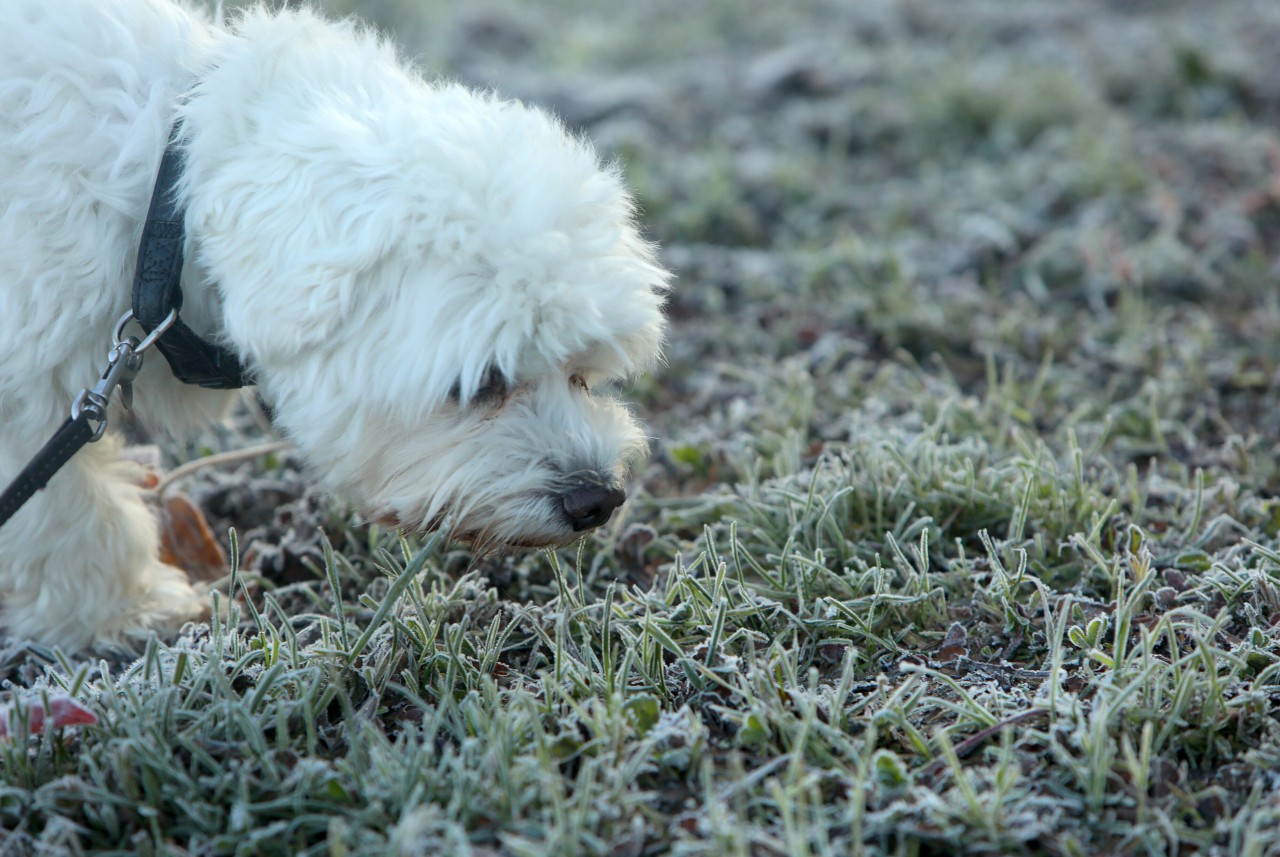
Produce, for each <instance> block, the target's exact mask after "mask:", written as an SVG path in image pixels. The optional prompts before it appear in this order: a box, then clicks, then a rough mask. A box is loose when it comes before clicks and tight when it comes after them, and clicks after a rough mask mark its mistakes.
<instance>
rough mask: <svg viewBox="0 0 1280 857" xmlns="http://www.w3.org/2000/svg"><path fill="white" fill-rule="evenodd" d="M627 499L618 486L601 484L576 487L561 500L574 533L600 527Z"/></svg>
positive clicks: (625, 493) (566, 492)
mask: <svg viewBox="0 0 1280 857" xmlns="http://www.w3.org/2000/svg"><path fill="white" fill-rule="evenodd" d="M626 499H627V492H625V491H623V490H622V489H621V488H620V487H618V486H617V485H601V484H599V483H584V484H580V485H575V486H574V487H572V488H570V489H569V490H568V491H565V492H564V494H563V495H562V496H561V498H560V500H561V502H562V503H563V504H564V513H565V517H567V518H568V519H569V526H571V527H573V530H574V532H581V531H582V530H589V529H591V528H593V527H598V526H600V525H601V524H603V523H604V522H605V521H607V520H609V516H610V515H612V514H613V510H614V509H616V508H618V507H619V506H621V505H622V501H623V500H626Z"/></svg>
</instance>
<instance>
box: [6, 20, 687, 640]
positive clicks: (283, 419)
mask: <svg viewBox="0 0 1280 857" xmlns="http://www.w3.org/2000/svg"><path fill="white" fill-rule="evenodd" d="M0 17H2V19H3V20H2V21H0V487H3V485H4V484H6V483H8V481H9V480H10V479H11V478H13V476H14V475H15V474H17V473H18V472H19V470H21V468H22V467H23V466H24V464H25V463H26V462H27V460H28V459H29V458H30V457H31V456H32V455H33V453H35V452H36V450H37V449H38V448H39V447H40V446H41V444H42V443H43V442H44V441H45V439H46V438H47V437H48V436H49V435H50V434H51V433H52V432H53V431H54V429H55V428H56V427H57V426H58V425H59V423H60V422H61V421H62V420H63V419H64V418H65V416H66V413H67V409H68V406H69V403H70V402H71V400H72V399H73V398H74V396H75V394H76V393H77V392H78V391H80V390H81V389H82V388H85V387H89V386H92V384H93V382H94V381H95V380H96V378H97V376H98V375H99V374H100V373H101V372H102V370H103V368H104V362H105V354H106V351H107V349H108V348H109V346H110V342H111V331H112V329H113V326H114V325H115V322H116V320H117V319H118V318H120V317H121V316H122V314H124V313H125V312H126V310H128V309H129V307H130V291H131V283H132V280H133V275H134V267H135V263H136V261H137V256H138V243H139V236H140V233H141V230H142V224H143V220H144V218H145V216H146V213H147V208H148V202H149V200H150V198H151V193H152V187H153V183H154V182H155V178H156V170H157V167H158V164H159V162H160V159H161V154H162V152H163V151H164V149H165V146H166V142H167V140H168V138H169V135H170V130H171V128H173V127H175V122H177V123H179V124H178V126H177V127H180V129H181V130H180V132H179V133H180V140H181V149H182V151H183V152H184V153H185V167H184V169H183V173H182V177H181V181H180V184H179V185H178V198H179V199H180V201H181V203H182V204H183V205H185V211H186V233H185V234H186V265H185V268H184V270H183V276H182V287H183V292H184V294H185V304H184V305H183V308H182V312H181V318H182V320H183V321H185V322H186V323H187V324H188V325H190V326H191V327H192V328H194V329H195V330H197V331H199V332H201V333H203V334H205V335H207V336H208V337H209V338H210V339H212V340H215V341H217V342H219V343H221V344H223V345H224V346H226V347H227V348H228V349H230V350H231V351H233V352H234V353H235V354H236V355H237V356H238V357H239V358H240V359H241V360H242V361H243V362H244V363H245V365H246V366H247V367H248V369H249V371H250V372H251V373H252V375H253V377H254V378H255V379H256V383H257V384H258V386H259V389H260V391H261V393H262V395H263V397H264V399H265V400H266V401H267V402H268V403H269V404H270V405H271V407H272V409H273V412H274V419H275V421H276V423H277V425H278V427H279V429H280V430H281V431H282V432H283V433H284V434H285V435H287V436H288V437H290V438H292V439H293V440H294V441H295V442H296V444H297V446H298V448H299V450H300V451H301V454H302V456H303V458H304V459H305V460H306V462H307V463H308V466H309V468H310V469H311V470H312V471H313V472H314V474H315V476H316V478H317V479H318V480H319V482H320V483H321V484H322V485H323V486H324V487H325V488H327V489H328V490H331V491H333V492H335V493H336V494H338V495H339V496H342V497H344V498H345V499H347V500H349V501H350V502H351V503H352V504H353V506H354V507H355V508H356V509H357V510H359V511H360V512H361V513H362V514H363V515H364V516H366V517H367V518H368V519H371V520H380V521H383V522H388V523H390V524H392V525H395V526H402V527H406V528H414V529H431V528H435V527H442V526H443V527H448V528H450V529H451V531H452V532H453V533H455V534H456V535H457V536H459V537H462V538H466V539H471V540H475V541H477V542H480V543H482V544H484V545H515V546H544V545H554V544H562V543H566V542H568V541H571V540H572V539H574V538H575V537H576V536H577V535H578V534H580V533H581V532H582V531H584V530H588V529H590V528H592V527H595V526H598V525H600V524H601V523H603V522H604V521H606V520H607V519H608V518H609V516H610V514H611V513H612V512H613V511H614V510H615V508H616V507H617V506H618V505H619V504H620V503H621V502H622V500H623V497H624V495H623V493H622V488H621V484H622V479H623V478H624V476H625V473H626V471H627V468H628V466H629V465H630V464H631V463H632V462H633V461H634V459H635V458H636V456H637V455H639V454H640V453H641V451H642V450H643V448H644V447H645V441H644V439H643V437H642V435H641V434H640V431H639V428H638V426H637V425H636V423H635V422H634V420H633V419H632V418H631V416H630V415H629V413H628V412H627V410H626V409H625V408H624V407H623V406H622V405H620V404H619V403H618V402H616V401H615V400H614V399H613V398H612V397H610V396H608V395H605V394H603V393H601V392H599V391H598V390H596V389H593V388H594V387H595V385H596V384H597V383H600V382H605V381H608V380H610V379H617V378H622V377H626V376H629V375H632V374H633V373H635V372H638V371H640V370H642V369H644V368H646V367H647V366H649V365H651V364H653V363H654V362H655V361H656V360H657V358H658V355H659V349H660V345H661V340H662V337H663V329H664V321H663V316H662V304H663V300H664V290H665V287H666V281H667V275H666V274H665V273H664V272H663V271H662V270H661V269H660V268H659V267H658V265H657V264H656V262H655V259H654V253H653V250H652V248H651V247H650V246H649V245H648V244H646V243H645V242H644V241H643V240H642V239H641V238H640V237H639V236H638V235H637V232H636V229H635V228H634V225H633V222H632V203H631V200H630V198H629V197H628V195H627V193H626V191H625V190H624V188H623V186H622V184H621V180H620V177H619V175H618V172H617V171H616V170H615V169H612V168H609V167H602V166H601V164H600V162H599V161H598V159H597V157H596V155H595V154H594V153H593V151H592V149H591V148H590V147H589V146H588V145H587V144H585V143H583V142H582V141H581V140H578V139H575V138H574V137H573V136H571V135H569V134H568V133H566V132H565V130H564V129H563V128H562V127H561V126H560V125H559V124H557V122H556V121H554V120H553V119H551V118H549V117H548V116H546V115H545V114H543V113H541V112H539V111H537V110H533V109H530V108H527V107H523V106H521V105H519V104H515V103H512V102H509V101H503V100H500V99H499V98H497V97H494V96H492V95H487V94H479V93H476V92H472V91H468V90H466V89H464V88H462V87H459V86H456V85H449V84H441V85H434V84H429V83H427V82H424V81H423V80H422V79H421V78H420V77H419V76H418V75H416V74H415V73H414V72H413V71H412V70H410V69H408V68H406V67H405V66H404V65H403V64H402V63H400V62H399V61H398V60H397V57H396V55H395V52H394V51H393V50H392V49H391V48H390V47H388V46H387V45H386V44H384V43H382V42H381V41H379V40H378V39H377V38H376V37H375V36H372V35H370V34H368V33H366V32H363V31H362V30H360V29H359V28H358V27H355V26H353V25H350V24H335V23H330V22H326V21H324V20H322V19H321V18H319V17H318V16H316V15H315V14H312V13H309V12H305V11H302V12H298V11H286V12H279V13H274V12H266V11H260V10H259V11H250V12H247V13H245V14H244V15H243V16H241V17H240V18H239V19H237V20H235V21H234V22H232V23H231V24H230V25H229V26H227V27H223V26H220V25H215V24H212V23H210V22H209V21H207V20H206V19H205V18H204V16H202V15H200V14H198V13H195V12H192V11H190V10H187V9H184V8H181V7H178V6H175V5H172V4H171V3H169V2H163V0H57V2H50V1H49V0H9V2H8V3H7V4H6V5H5V9H4V14H3V16H0ZM139 335H141V334H140V333H139ZM134 386H135V388H136V399H135V409H136V410H137V411H138V412H139V413H140V415H141V417H142V419H144V420H145V421H148V422H149V423H150V424H152V425H160V426H163V427H165V428H167V429H170V430H176V431H181V430H183V429H189V428H190V427H192V426H194V425H197V424H199V423H200V422H201V421H205V420H209V419H215V418H217V417H218V416H220V415H221V414H222V413H223V412H224V411H225V409H226V407H227V405H228V402H229V397H230V396H231V395H233V394H230V393H228V392H219V391H210V390H205V389H201V388H200V387H195V386H189V385H184V384H182V383H180V382H179V381H178V380H177V379H175V378H174V377H173V375H172V374H171V372H170V369H169V367H168V366H167V365H166V362H165V360H164V359H163V356H162V355H161V354H159V353H157V352H156V351H154V350H152V351H150V352H148V354H147V355H146V363H145V366H144V368H143V370H142V373H141V375H140V376H139V377H138V379H137V381H136V383H135V385H134ZM113 407H118V405H114V406H113ZM117 415H118V414H117ZM119 448H120V442H119V440H118V439H114V438H112V437H111V435H110V434H108V436H107V438H106V439H105V440H104V441H103V442H101V443H97V444H93V445H90V446H87V447H85V448H84V449H82V450H81V451H80V452H79V453H78V454H76V455H75V456H74V457H73V458H72V460H71V461H70V463H69V464H67V465H66V466H65V467H64V468H63V469H62V470H61V471H60V472H58V473H57V475H55V476H54V477H53V479H52V481H51V482H50V483H49V485H48V487H47V488H46V489H45V490H44V491H42V492H40V493H38V494H36V496H35V497H34V498H32V499H31V500H30V501H29V502H27V504H26V505H25V506H24V507H23V508H22V509H21V511H19V512H18V513H17V515H16V516H15V517H14V518H13V519H12V520H11V521H10V522H9V523H8V524H7V525H5V526H4V527H0V598H2V599H3V608H2V609H3V613H2V615H0V621H2V622H3V625H4V628H5V630H6V631H7V633H9V634H12V635H16V636H20V637H26V638H32V639H35V640H38V641H42V642H44V643H50V644H58V645H61V646H64V647H66V648H69V649H78V648H83V647H86V646H90V645H93V644H102V643H117V642H128V641H129V640H130V639H133V638H137V637H138V636H140V635H144V634H145V633H146V632H147V631H148V630H149V629H152V628H163V627H170V626H173V625H176V624H178V623H180V622H182V621H183V620H185V619H187V618H189V617H191V616H193V615H195V614H197V613H199V612H200V611H201V610H202V608H204V607H205V606H206V605H205V601H206V599H204V598H202V597H201V596H200V595H199V594H198V593H197V592H196V591H195V590H194V589H193V588H192V587H191V586H190V585H189V583H188V581H187V578H186V575H185V574H184V573H183V572H182V571H181V570H179V569H176V568H172V567H169V566H166V565H163V564H161V563H160V561H159V559H158V558H157V527H156V523H155V522H154V520H153V517H152V513H151V512H150V511H149V509H148V507H147V506H146V505H145V504H144V502H143V498H142V496H141V494H140V490H139V489H138V488H137V487H136V479H137V473H136V472H135V471H134V470H133V469H131V467H130V466H127V465H124V464H121V463H119V462H118V461H117V460H116V455H117V453H118V452H119Z"/></svg>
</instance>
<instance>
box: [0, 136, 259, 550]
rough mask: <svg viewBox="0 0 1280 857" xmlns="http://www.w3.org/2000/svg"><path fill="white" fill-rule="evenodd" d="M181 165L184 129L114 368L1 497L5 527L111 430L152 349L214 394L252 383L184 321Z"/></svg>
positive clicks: (155, 208) (171, 149) (158, 199)
mask: <svg viewBox="0 0 1280 857" xmlns="http://www.w3.org/2000/svg"><path fill="white" fill-rule="evenodd" d="M182 166H183V153H182V149H181V147H180V146H179V145H178V126H177V125H174V127H173V131H172V133H171V134H170V136H169V144H168V145H167V146H166V147H165V150H164V156H163V157H162V158H161V159H160V168H159V170H158V171H157V173H156V183H155V187H154V188H153V189H152V191H151V205H150V207H149V208H148V209H147V219H146V222H145V223H144V224H143V227H142V239H141V241H140V243H139V245H138V267H137V270H136V271H135V272H134V277H133V309H132V310H131V311H130V312H127V313H125V314H124V316H122V317H121V318H120V320H119V321H118V322H117V323H116V329H115V333H114V344H113V347H112V349H111V352H110V353H109V354H108V356H107V369H106V371H105V372H103V373H102V377H101V378H99V379H98V383H97V384H95V385H94V386H93V388H92V389H87V390H83V391H81V392H80V394H79V395H78V396H76V399H75V401H74V402H73V403H72V405H71V416H70V417H68V418H67V420H66V421H65V422H64V423H63V424H62V425H61V426H60V427H59V428H58V430H57V431H56V432H55V433H54V435H53V437H52V438H50V439H49V441H48V443H46V444H45V445H44V446H43V447H42V448H41V449H40V451H39V452H37V453H36V454H35V457H34V458H32V459H31V462H30V463H29V464H28V465H27V466H26V467H25V468H23V470H22V472H21V473H19V474H18V476H17V477H16V478H15V479H14V480H13V482H11V483H10V484H9V487H7V488H6V489H5V490H4V493H3V494H0V526H3V525H4V523H5V522H6V521H8V520H9V519H10V518H11V517H13V515H14V513H15V512H17V511H18V509H20V508H21V507H22V504H23V503H25V502H26V501H27V500H29V499H31V497H32V495H34V494H35V493H36V492H37V491H40V490H41V489H43V488H44V487H45V485H47V484H48V483H49V480H50V479H51V478H52V477H53V475H54V474H55V473H57V472H58V470H59V468H61V467H62V465H64V464H66V463H67V461H69V460H70V458H71V456H73V455H75V453H76V452H77V451H78V450H79V449H80V448H81V447H82V446H84V445H85V444H86V443H92V442H93V441H96V440H97V439H98V438H100V437H102V433H103V432H104V431H105V430H106V427H107V407H108V405H109V404H110V401H111V396H112V394H113V393H114V392H115V391H116V389H119V390H120V398H121V403H122V404H123V405H124V406H125V407H126V408H128V407H130V406H131V405H132V402H133V388H132V384H133V379H134V378H135V377H136V376H137V374H138V371H139V370H140V369H142V356H143V352H145V351H146V350H147V349H148V348H150V347H151V346H152V345H155V347H156V348H158V349H159V350H160V353H161V354H163V355H164V357H165V360H166V361H168V363H169V368H170V370H172V372H173V374H174V376H175V377H177V378H178V379H179V380H180V381H182V382H184V383H187V384H198V385H199V386H201V387H207V388H209V389H215V390H233V389H236V388H239V387H244V386H247V385H250V384H252V383H253V381H252V380H251V379H250V378H249V377H248V375H247V373H246V372H245V369H244V367H243V366H242V365H241V364H240V361H239V359H238V358H237V357H236V355H235V354H234V353H232V352H231V351H229V350H227V349H226V348H224V347H222V346H221V345H218V344H217V343H213V342H210V341H209V340H207V339H205V338H203V337H201V336H200V335H199V334H198V333H196V332H195V331H194V330H192V329H191V328H190V327H188V326H187V325H186V323H185V322H183V321H182V319H181V318H179V316H178V313H179V312H180V311H181V309H182V286H181V282H180V281H181V278H182V246H183V242H184V240H185V237H186V234H185V228H184V226H183V212H182V208H181V207H180V206H179V205H178V201H177V194H176V193H175V186H176V185H177V182H178V178H179V176H180V175H181V174H182ZM130 320H136V321H137V323H138V325H139V326H140V327H141V328H142V330H143V331H144V333H145V336H144V337H143V338H142V339H141V340H140V339H138V338H137V337H134V336H127V337H126V336H125V335H124V329H125V326H126V325H127V324H128V323H129V321H130Z"/></svg>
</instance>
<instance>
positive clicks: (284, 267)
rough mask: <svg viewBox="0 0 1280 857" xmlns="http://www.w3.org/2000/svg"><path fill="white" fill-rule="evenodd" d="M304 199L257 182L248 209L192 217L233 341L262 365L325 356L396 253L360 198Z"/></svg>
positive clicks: (320, 195) (218, 209)
mask: <svg viewBox="0 0 1280 857" xmlns="http://www.w3.org/2000/svg"><path fill="white" fill-rule="evenodd" d="M307 190H308V189H303V188H290V187H288V182H281V183H279V184H277V185H272V184H270V183H264V182H262V181H261V180H259V182H258V183H257V184H256V186H255V187H254V188H253V197H252V198H251V199H246V200H243V201H242V202H241V204H236V200H235V199H234V197H233V198H231V199H228V198H227V197H223V199H222V200H221V201H220V204H219V205H216V206H206V207H205V208H204V210H201V209H200V208H195V209H194V210H193V211H191V212H189V215H188V220H189V222H190V223H191V226H192V230H191V234H192V236H193V243H194V245H195V250H196V253H197V258H198V259H199V260H200V262H201V263H202V265H203V267H204V268H205V270H206V271H207V272H208V275H209V276H210V277H211V279H213V281H214V282H215V283H216V286H217V288H218V291H219V292H220V294H221V296H222V300H223V310H222V315H223V319H224V323H225V326H226V332H227V335H228V336H229V338H230V339H231V340H232V341H233V342H234V343H235V344H236V345H237V346H238V347H239V348H240V349H241V350H242V351H244V352H245V353H246V354H247V355H248V356H249V357H250V358H251V359H252V360H254V361H255V362H261V361H262V360H263V359H270V358H271V357H272V356H284V355H287V354H290V353H294V352H299V351H303V350H309V349H313V348H316V347H321V346H322V345H323V343H324V342H325V340H327V339H329V338H330V337H332V336H333V335H334V333H335V332H336V331H337V330H338V329H339V328H340V327H342V326H344V325H347V324H349V323H350V322H351V321H352V316H353V314H354V313H355V312H356V305H357V302H358V301H357V298H358V296H359V295H360V294H361V293H362V292H363V291H369V290H370V289H371V281H374V280H376V279H377V278H378V277H379V271H380V270H381V266H383V264H384V261H385V260H386V258H387V255H388V253H390V252H391V244H392V240H393V239H392V236H391V232H392V230H391V229H389V228H388V226H387V224H385V223H384V222H382V221H384V220H385V217H384V216H381V213H380V212H378V211H376V210H374V209H373V208H372V206H370V205H369V203H368V202H367V201H365V200H364V199H363V198H362V197H360V196H357V195H356V194H354V193H353V194H351V195H350V196H347V197H346V198H345V199H344V197H343V195H342V194H340V193H337V194H335V193H333V192H332V191H331V190H330V189H320V188H311V189H310V190H311V193H307V192H306V191H307ZM347 200H350V202H349V203H348V202H347Z"/></svg>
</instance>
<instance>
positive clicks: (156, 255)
mask: <svg viewBox="0 0 1280 857" xmlns="http://www.w3.org/2000/svg"><path fill="white" fill-rule="evenodd" d="M177 138H178V125H177V124H175V125H174V127H173V131H172V133H171V135H170V137H169V144H168V145H167V146H166V147H165V150H164V155H163V157H161V159H160V169H159V170H157V171H156V183H155V187H154V188H153V190H152V191H151V206H150V208H149V209H148V210H147V220H146V223H145V224H144V225H143V227H142V240H141V242H140V243H139V245H138V267H137V269H136V270H135V272H134V277H133V315H134V317H135V318H136V319H137V320H138V323H139V324H141V325H142V329H143V330H145V331H147V332H148V333H150V332H151V331H153V330H155V329H156V328H157V327H159V326H160V325H161V323H162V322H163V321H164V319H165V318H166V317H167V316H168V315H169V313H170V312H171V311H180V310H181V309H182V285H181V279H182V249H183V247H182V245H183V242H184V240H185V237H186V230H185V228H184V225H183V213H182V208H181V207H180V206H179V205H178V201H177V194H176V193H175V192H174V189H175V186H176V185H177V183H178V178H179V177H180V176H181V175H182V166H183V156H182V149H181V148H179V146H178V142H177ZM156 348H158V349H160V353H161V354H163V355H164V358H165V360H167V361H168V363H169V368H170V369H171V370H173V374H174V376H175V377H177V378H178V380H180V381H182V382H183V383H185V384H198V385H200V386H201V387H207V388H209V389H214V390H234V389H237V388H239V387H244V386H248V385H250V384H252V383H253V382H252V381H251V380H249V378H248V377H247V375H246V373H245V370H244V367H243V366H241V365H240V361H239V359H238V358H237V357H236V355H235V354H233V353H232V352H231V351H229V350H228V349H226V348H223V347H222V346H220V345H217V344H215V343H212V342H210V341H209V340H207V339H205V338H204V337H202V336H200V335H199V334H198V333H196V332H195V331H194V330H192V329H191V328H190V327H188V326H187V325H186V323H185V322H184V321H182V319H181V318H179V319H178V320H177V321H175V322H173V324H172V326H170V328H169V329H168V330H167V331H165V333H164V334H162V335H161V336H160V338H159V339H157V340H156Z"/></svg>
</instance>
